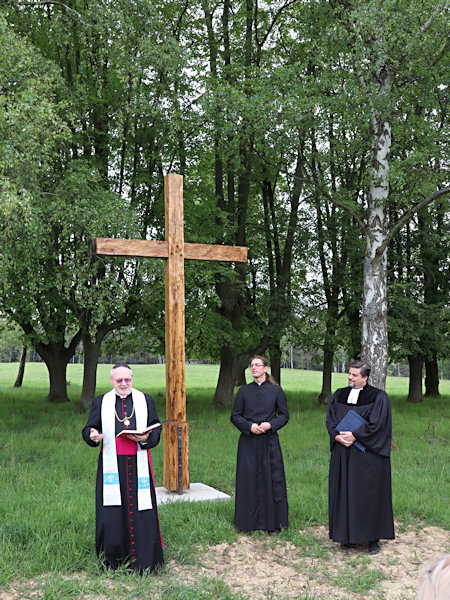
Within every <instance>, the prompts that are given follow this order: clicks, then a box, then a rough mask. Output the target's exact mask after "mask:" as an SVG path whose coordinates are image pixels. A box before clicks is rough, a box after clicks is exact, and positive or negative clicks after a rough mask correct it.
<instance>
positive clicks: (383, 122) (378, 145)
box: [361, 69, 392, 390]
mask: <svg viewBox="0 0 450 600" xmlns="http://www.w3.org/2000/svg"><path fill="white" fill-rule="evenodd" d="M379 80H380V81H382V82H383V83H382V84H381V86H380V87H381V90H380V93H383V94H387V95H388V94H389V92H390V89H391V87H392V78H391V77H390V76H389V74H387V73H386V71H385V70H384V69H382V71H381V72H380V74H379ZM372 136H373V138H372V150H371V154H372V171H371V180H370V184H369V192H368V197H367V209H368V210H367V226H366V252H365V257H364V272H363V285H364V297H363V309H362V339H361V358H362V359H363V360H367V361H368V362H369V363H370V364H371V366H372V372H371V375H370V383H371V384H372V385H374V386H375V387H377V388H380V389H382V390H384V389H385V387H386V375H387V368H388V330H387V250H384V251H381V252H380V248H381V246H382V244H383V242H384V240H385V239H386V236H387V213H386V208H385V206H386V202H387V200H388V198H389V158H390V151H391V143H392V137H391V126H390V123H389V121H388V119H387V118H382V117H381V115H379V114H378V113H377V111H376V109H374V112H373V116H372Z"/></svg>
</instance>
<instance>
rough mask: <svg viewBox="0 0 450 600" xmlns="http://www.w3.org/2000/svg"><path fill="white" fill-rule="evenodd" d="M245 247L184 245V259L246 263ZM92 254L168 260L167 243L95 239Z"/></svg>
mask: <svg viewBox="0 0 450 600" xmlns="http://www.w3.org/2000/svg"><path fill="white" fill-rule="evenodd" d="M247 250H248V249H247V248H246V247H245V246H221V245H219V244H189V243H185V244H184V258H186V259H191V260H216V261H220V260H223V261H227V262H231V261H232V262H246V260H247ZM94 253H95V254H97V255H99V256H135V257H144V258H145V257H148V258H150V257H151V258H168V256H169V243H168V242H165V241H161V242H158V241H152V240H126V239H116V238H96V239H95V242H94Z"/></svg>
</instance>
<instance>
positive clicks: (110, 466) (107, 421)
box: [102, 388, 153, 510]
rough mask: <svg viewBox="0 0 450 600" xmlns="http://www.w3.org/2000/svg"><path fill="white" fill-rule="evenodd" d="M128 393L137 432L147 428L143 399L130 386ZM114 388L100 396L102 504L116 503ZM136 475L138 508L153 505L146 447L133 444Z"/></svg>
mask: <svg viewBox="0 0 450 600" xmlns="http://www.w3.org/2000/svg"><path fill="white" fill-rule="evenodd" d="M131 395H132V399H133V404H134V410H135V413H136V429H137V430H138V431H141V430H143V429H145V427H147V414H148V413H147V402H146V400H145V396H144V394H143V393H142V392H140V391H139V390H135V389H134V388H132V390H131ZM115 406H116V391H115V390H114V389H113V390H111V391H110V392H108V393H107V394H105V395H104V396H103V401H102V431H103V505H104V506H120V505H121V504H122V499H121V497H120V483H119V468H118V464H117V451H116V422H115V418H116V415H115V410H114V409H115ZM137 476H138V494H137V499H138V510H147V509H150V508H153V505H152V498H151V494H150V473H149V468H148V458H147V450H144V449H143V448H141V446H140V445H139V444H137Z"/></svg>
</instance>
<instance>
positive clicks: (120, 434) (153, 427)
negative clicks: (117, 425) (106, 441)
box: [116, 422, 161, 437]
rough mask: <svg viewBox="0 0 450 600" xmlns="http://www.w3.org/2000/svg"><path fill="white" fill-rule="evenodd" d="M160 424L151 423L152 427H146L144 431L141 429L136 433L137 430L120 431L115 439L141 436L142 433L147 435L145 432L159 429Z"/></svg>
mask: <svg viewBox="0 0 450 600" xmlns="http://www.w3.org/2000/svg"><path fill="white" fill-rule="evenodd" d="M160 426H161V423H159V422H158V423H153V424H152V425H149V426H148V427H146V428H145V429H142V431H138V430H137V429H122V431H120V432H119V433H118V434H117V435H116V437H127V435H142V434H143V433H147V431H151V430H152V429H156V427H160Z"/></svg>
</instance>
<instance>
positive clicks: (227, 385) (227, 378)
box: [214, 346, 238, 408]
mask: <svg viewBox="0 0 450 600" xmlns="http://www.w3.org/2000/svg"><path fill="white" fill-rule="evenodd" d="M236 358H237V356H236V350H233V349H232V348H230V347H229V346H225V347H222V348H221V350H220V369H219V378H218V380H217V386H216V391H215V393H214V405H215V406H221V407H222V408H229V407H231V406H233V402H234V384H235V382H236V376H237V373H238V369H237V368H236Z"/></svg>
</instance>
